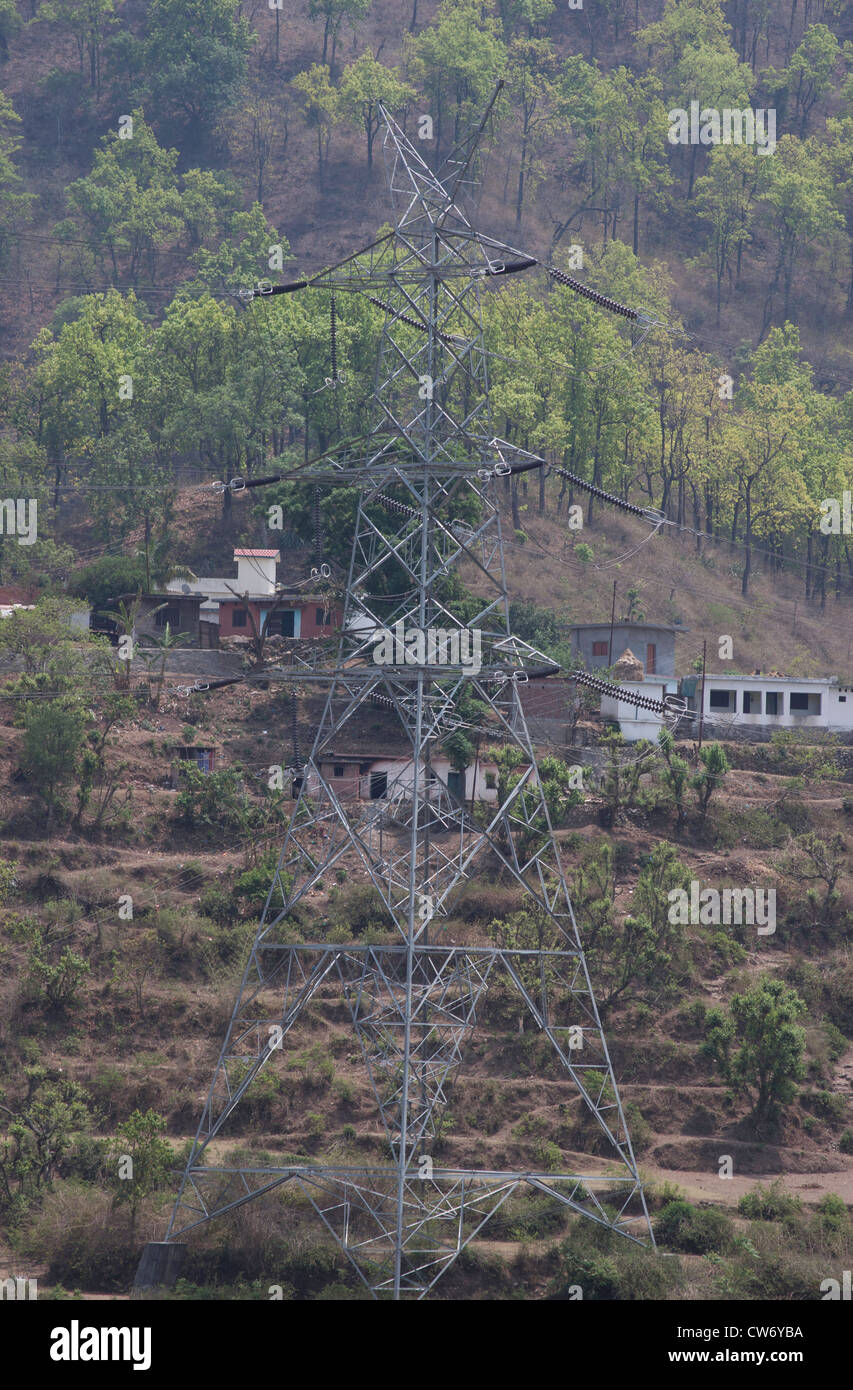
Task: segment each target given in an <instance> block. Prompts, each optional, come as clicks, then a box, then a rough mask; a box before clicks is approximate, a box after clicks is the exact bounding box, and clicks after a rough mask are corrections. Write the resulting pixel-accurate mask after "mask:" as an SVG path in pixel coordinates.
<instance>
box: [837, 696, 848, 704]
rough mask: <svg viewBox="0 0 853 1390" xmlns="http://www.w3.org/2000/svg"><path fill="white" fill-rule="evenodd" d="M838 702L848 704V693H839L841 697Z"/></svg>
mask: <svg viewBox="0 0 853 1390" xmlns="http://www.w3.org/2000/svg"><path fill="white" fill-rule="evenodd" d="M838 703H839V705H846V704H847V696H846V695H839V697H838Z"/></svg>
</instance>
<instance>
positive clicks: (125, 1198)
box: [110, 1110, 175, 1239]
mask: <svg viewBox="0 0 853 1390" xmlns="http://www.w3.org/2000/svg"><path fill="white" fill-rule="evenodd" d="M165 1129H166V1120H165V1118H164V1116H162V1115H158V1114H157V1112H156V1110H146V1111H145V1112H144V1113H143V1112H142V1111H141V1110H134V1111H133V1113H132V1114H131V1115H130V1116H128V1118H127V1119H126V1120H124V1121H123V1122H122V1123H121V1124H120V1125H117V1126H116V1132H115V1136H114V1137H113V1140H112V1143H111V1145H110V1171H111V1172H112V1174H113V1181H114V1183H115V1187H116V1191H115V1198H114V1205H115V1206H116V1207H121V1206H126V1207H127V1208H128V1209H129V1211H130V1232H131V1239H133V1236H134V1234H135V1231H136V1221H137V1216H138V1214H139V1208H140V1206H141V1204H142V1203H143V1202H144V1201H145V1200H146V1198H148V1197H150V1196H152V1195H153V1194H154V1193H155V1192H159V1191H160V1189H161V1188H163V1187H165V1186H166V1185H167V1184H168V1182H169V1179H170V1176H171V1171H172V1168H173V1166H174V1162H175V1156H174V1154H173V1152H172V1147H171V1145H170V1144H169V1143H168V1141H167V1140H166V1139H164V1138H163V1137H162V1136H163V1134H164V1132H165Z"/></svg>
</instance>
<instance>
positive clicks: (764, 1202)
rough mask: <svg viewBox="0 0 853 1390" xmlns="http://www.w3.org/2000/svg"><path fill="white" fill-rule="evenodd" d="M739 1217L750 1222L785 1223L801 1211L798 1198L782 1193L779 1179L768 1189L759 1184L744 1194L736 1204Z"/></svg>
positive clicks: (801, 1205) (801, 1207)
mask: <svg viewBox="0 0 853 1390" xmlns="http://www.w3.org/2000/svg"><path fill="white" fill-rule="evenodd" d="M737 1209H738V1211H739V1212H740V1214H741V1216H746V1217H748V1218H749V1220H750V1221H785V1220H788V1219H789V1218H791V1217H794V1216H796V1215H798V1213H799V1212H801V1211H802V1209H803V1204H802V1201H801V1200H800V1198H799V1197H792V1196H791V1195H790V1194H789V1193H787V1192H785V1191H783V1188H782V1182H781V1179H779V1178H777V1179H776V1181H775V1182H772V1183H771V1184H770V1186H769V1187H762V1186H761V1184H760V1183H759V1184H758V1186H757V1187H753V1188H752V1190H751V1191H750V1192H745V1193H744V1194H743V1196H742V1197H741V1199H740V1201H739V1202H738V1204H737Z"/></svg>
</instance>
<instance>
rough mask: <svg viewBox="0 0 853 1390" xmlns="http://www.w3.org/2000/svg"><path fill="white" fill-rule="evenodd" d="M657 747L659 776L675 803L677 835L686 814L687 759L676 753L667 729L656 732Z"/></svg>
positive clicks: (673, 741)
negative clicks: (659, 766)
mask: <svg viewBox="0 0 853 1390" xmlns="http://www.w3.org/2000/svg"><path fill="white" fill-rule="evenodd" d="M658 747H659V748H660V751H661V756H662V766H661V776H662V778H663V782H664V785H665V786H666V788H667V790H668V791H669V793H670V795H671V796H672V799H673V802H674V803H675V816H676V820H675V834H676V837H678V836H680V835H681V832H682V830H683V829H684V821H685V817H686V815H687V808H686V806H685V804H684V796H685V792H686V790H687V784H688V778H689V776H690V767H689V765H688V763H687V759H686V758H680V757H679V756H678V754H677V753H676V751H675V739H674V738H673V736H672V733H671V731H670V730H669V729H661V731H660V733H659V734H658Z"/></svg>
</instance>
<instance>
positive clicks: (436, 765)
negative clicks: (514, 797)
mask: <svg viewBox="0 0 853 1390" xmlns="http://www.w3.org/2000/svg"><path fill="white" fill-rule="evenodd" d="M431 765H432V771H433V773H434V781H435V785H436V788H437V789H438V786H439V783H443V784H444V786H446V787H447V789H448V791H449V792H450V793H451V795H452V796H455V797H457V798H458V799H459V800H460V801H461V800H463V799H464V800H465V801H468V802H470V800H471V797H472V795H473V797H474V800H475V801H493V802H494V801H497V798H498V776H497V774H498V769H497V764H496V763H493V762H492V761H491V759H490V758H487V757H480V758H478V759H477V763H476V767H475V764H474V763H472V764H471V766H470V767H468V768H466V769H465V772H464V773H462V772H454V771H453V769H452V768H451V766H450V761H449V759H448V758H446V757H444V756H443V755H442V754H437V755H436V756H435V757H434V758H433V759H432V764H431ZM320 771H321V773H322V775H323V777H324V778H325V779H326V781H327V782H328V784H329V786H330V787H331V788H332V791H333V792H334V793H335V795H336V796H337V797H338V799H339V800H340V801H384V800H388V799H393V798H394V797H396V796H400V795H402V796H403V797H404V798H405V797H410V796H411V792H412V784H413V782H414V762H413V761H412V759H411V758H405V757H399V756H398V757H393V756H390V757H389V756H388V755H387V754H382V753H362V752H359V753H334V754H333V753H329V754H325V753H324V754H323V757H322V760H321V762H320ZM420 772H421V788H423V773H424V766H423V763H421V766H420ZM298 785H299V783H298V781H297V783H296V788H295V789H298ZM316 790H317V788H314V787H311V786H310V784H309V787H308V792H309V793H314V792H316Z"/></svg>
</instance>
